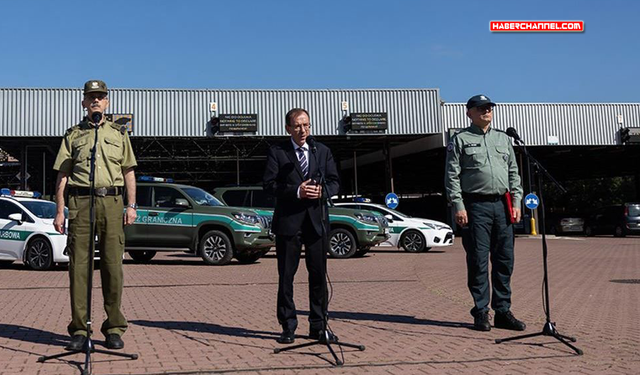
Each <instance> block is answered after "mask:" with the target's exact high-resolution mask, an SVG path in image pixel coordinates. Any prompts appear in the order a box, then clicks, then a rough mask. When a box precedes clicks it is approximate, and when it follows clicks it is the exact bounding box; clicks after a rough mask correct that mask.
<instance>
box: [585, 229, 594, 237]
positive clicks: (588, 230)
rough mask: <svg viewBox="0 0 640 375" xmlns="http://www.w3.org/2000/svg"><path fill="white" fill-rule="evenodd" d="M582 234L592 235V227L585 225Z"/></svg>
mask: <svg viewBox="0 0 640 375" xmlns="http://www.w3.org/2000/svg"><path fill="white" fill-rule="evenodd" d="M584 235H585V236H587V237H593V228H591V227H585V228H584Z"/></svg>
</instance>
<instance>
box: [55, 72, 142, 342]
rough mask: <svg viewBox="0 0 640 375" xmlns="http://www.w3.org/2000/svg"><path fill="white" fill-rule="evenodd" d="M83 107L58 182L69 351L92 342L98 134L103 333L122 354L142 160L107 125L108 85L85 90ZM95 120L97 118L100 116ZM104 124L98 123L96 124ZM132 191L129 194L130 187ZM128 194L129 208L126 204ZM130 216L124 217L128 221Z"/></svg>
mask: <svg viewBox="0 0 640 375" xmlns="http://www.w3.org/2000/svg"><path fill="white" fill-rule="evenodd" d="M82 106H83V108H85V109H86V110H87V116H86V117H85V118H84V119H83V120H82V122H80V123H79V124H78V125H76V126H74V127H72V128H70V129H69V130H67V133H66V134H65V136H64V138H63V140H62V144H61V145H60V150H59V152H58V156H57V158H56V161H55V164H54V166H53V168H54V169H55V170H57V171H58V178H57V182H56V204H57V213H56V217H55V220H54V223H53V224H54V227H55V229H56V230H57V231H58V232H60V233H64V230H65V228H64V224H65V217H64V207H65V196H66V197H67V204H68V207H69V229H68V242H67V247H68V251H69V281H70V289H71V291H70V292H71V323H69V326H68V327H67V329H68V331H69V334H70V335H71V342H70V343H69V345H67V347H66V349H67V350H82V348H83V346H84V344H85V342H86V337H87V324H86V320H87V281H88V280H89V279H88V278H89V277H91V274H88V266H89V265H88V264H87V263H88V262H91V264H93V248H91V249H90V248H89V246H90V244H93V241H90V238H89V237H90V228H89V220H90V217H89V216H90V213H89V212H90V210H89V205H90V193H91V191H90V186H91V185H90V182H89V172H90V159H91V149H92V148H93V147H94V140H95V132H96V128H97V132H98V142H97V145H96V152H95V190H94V193H95V206H94V212H95V233H96V235H97V236H98V240H99V245H98V246H99V248H100V276H101V280H102V295H103V297H104V309H105V311H106V313H107V319H106V320H105V321H104V323H103V324H102V328H101V331H102V333H103V334H104V335H105V337H106V346H107V348H109V349H122V348H123V347H124V342H123V341H122V339H121V338H120V336H122V334H123V333H124V332H125V331H126V329H127V320H126V319H125V318H124V315H122V312H121V311H120V304H121V299H122V285H123V271H122V256H123V254H124V226H123V224H124V225H129V224H133V222H134V221H135V220H136V208H137V205H136V203H135V202H136V182H135V174H134V171H133V169H134V167H135V166H136V159H135V156H134V155H133V150H132V149H131V143H130V141H129V135H128V133H127V129H126V127H124V126H122V127H121V126H120V125H117V124H114V123H113V122H109V121H106V119H105V117H104V111H105V110H106V109H107V107H108V106H109V98H108V96H107V85H106V84H105V83H104V82H102V81H99V80H91V81H88V82H87V83H86V84H85V85H84V98H83V100H82ZM94 114H97V115H95V116H94ZM95 118H99V119H100V120H99V121H98V122H97V123H93V120H92V119H95ZM125 186H126V190H125V189H124V187H125ZM124 191H126V193H127V201H128V206H127V208H126V211H125V210H124V204H123V192H124ZM123 211H124V217H123Z"/></svg>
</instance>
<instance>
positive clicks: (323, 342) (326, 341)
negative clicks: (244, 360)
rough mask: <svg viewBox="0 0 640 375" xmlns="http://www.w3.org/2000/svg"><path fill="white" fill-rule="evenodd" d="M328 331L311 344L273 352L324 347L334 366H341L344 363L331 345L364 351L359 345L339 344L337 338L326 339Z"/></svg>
mask: <svg viewBox="0 0 640 375" xmlns="http://www.w3.org/2000/svg"><path fill="white" fill-rule="evenodd" d="M328 336H329V334H328V331H325V338H324V339H323V340H314V341H311V342H306V343H304V344H297V345H291V346H287V347H284V348H275V349H273V352H274V353H276V354H278V353H280V352H285V351H287V350H293V349H300V348H306V347H308V346H313V345H325V346H326V347H327V349H329V352H330V353H331V355H332V356H333V359H334V360H335V361H336V363H335V365H334V366H342V365H343V364H344V362H342V361H341V360H340V359H338V356H337V355H336V352H335V351H334V350H333V347H331V345H332V344H335V345H338V346H341V347H342V346H346V347H348V348H354V349H359V350H360V351H363V350H364V349H365V347H364V345H359V344H350V343H347V342H341V341H339V340H338V338H337V337H335V336H334V337H335V338H334V339H328Z"/></svg>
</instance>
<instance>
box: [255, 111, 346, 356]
mask: <svg viewBox="0 0 640 375" xmlns="http://www.w3.org/2000/svg"><path fill="white" fill-rule="evenodd" d="M285 124H286V130H287V133H289V134H291V138H290V139H287V140H286V141H284V142H283V143H280V144H278V145H274V146H271V148H269V152H268V154H267V167H266V170H265V172H264V177H263V184H264V189H265V191H266V192H268V193H270V194H272V195H274V196H275V197H276V207H275V211H274V214H273V224H272V230H273V233H274V234H275V235H276V255H277V258H278V276H279V279H278V308H277V315H278V322H279V323H280V325H281V326H282V335H280V337H279V338H278V339H277V341H278V342H279V343H281V344H290V343H292V342H293V341H294V337H295V336H294V333H295V330H296V328H297V327H298V319H297V318H296V306H295V304H294V302H293V278H294V276H295V274H296V271H297V270H298V264H299V263H300V252H301V248H302V245H303V244H304V247H305V261H306V264H307V271H308V272H309V306H310V308H309V310H310V311H309V336H310V337H311V338H312V339H317V338H320V337H324V329H325V326H324V316H325V314H326V310H327V307H326V272H327V249H326V247H325V246H326V244H327V243H328V240H327V238H326V236H327V232H328V231H329V215H328V212H327V210H326V209H325V210H323V208H322V206H323V205H325V204H326V203H325V200H326V198H327V197H330V196H332V195H334V194H337V192H338V189H339V186H340V182H339V176H338V171H337V169H336V164H335V162H334V161H333V155H331V151H330V150H329V149H328V148H327V147H326V146H325V145H323V144H321V143H315V142H314V141H311V140H310V138H309V137H310V134H311V124H310V121H309V113H308V112H307V111H306V110H304V109H302V108H294V109H292V110H290V111H289V112H288V113H287V115H286V117H285ZM308 140H309V141H310V142H307V141H308ZM309 143H310V144H309ZM322 179H324V182H325V186H326V190H327V191H323V190H322V183H321V182H322V181H321V180H322ZM323 211H324V213H325V215H324V217H323ZM323 222H324V223H323ZM323 224H324V230H323ZM323 236H324V239H323Z"/></svg>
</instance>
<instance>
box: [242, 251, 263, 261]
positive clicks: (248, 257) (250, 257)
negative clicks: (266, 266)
mask: <svg viewBox="0 0 640 375" xmlns="http://www.w3.org/2000/svg"><path fill="white" fill-rule="evenodd" d="M261 256H262V252H257V253H240V254H236V259H237V260H238V262H240V263H242V264H251V263H255V262H257V261H258V259H260V257H261Z"/></svg>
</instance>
